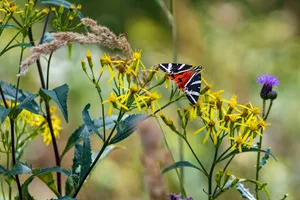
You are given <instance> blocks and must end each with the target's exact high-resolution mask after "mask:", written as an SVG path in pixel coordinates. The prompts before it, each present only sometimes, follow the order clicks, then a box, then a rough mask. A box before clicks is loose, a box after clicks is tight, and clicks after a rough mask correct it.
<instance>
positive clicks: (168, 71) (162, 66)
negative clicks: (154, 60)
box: [159, 64, 170, 73]
mask: <svg viewBox="0 0 300 200" xmlns="http://www.w3.org/2000/svg"><path fill="white" fill-rule="evenodd" d="M159 66H160V67H161V68H163V69H164V70H166V71H167V73H170V70H169V69H168V68H166V67H165V66H164V65H162V64H159Z"/></svg>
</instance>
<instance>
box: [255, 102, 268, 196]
mask: <svg viewBox="0 0 300 200" xmlns="http://www.w3.org/2000/svg"><path fill="white" fill-rule="evenodd" d="M265 109H266V100H265V99H264V100H263V107H262V118H263V119H264V118H265ZM261 130H262V129H261ZM261 132H262V131H261ZM261 134H263V133H261ZM261 146H262V135H260V136H259V143H258V149H259V150H261ZM259 163H260V152H258V153H257V159H256V175H255V180H257V181H259V170H260V168H259ZM255 194H256V199H257V200H259V188H258V185H255Z"/></svg>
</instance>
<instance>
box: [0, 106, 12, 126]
mask: <svg viewBox="0 0 300 200" xmlns="http://www.w3.org/2000/svg"><path fill="white" fill-rule="evenodd" d="M10 111H11V109H7V108H5V107H4V106H2V105H0V122H1V123H3V122H4V120H5V119H6V117H7V116H8V114H9V113H10Z"/></svg>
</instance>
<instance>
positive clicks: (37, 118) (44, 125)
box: [27, 107, 62, 146]
mask: <svg viewBox="0 0 300 200" xmlns="http://www.w3.org/2000/svg"><path fill="white" fill-rule="evenodd" d="M55 111H56V108H55V107H51V108H50V114H51V121H52V126H53V132H54V136H55V138H59V131H60V130H61V129H62V127H61V121H60V119H59V117H58V116H57V115H55ZM27 120H28V123H29V124H30V125H31V126H37V127H39V128H40V129H41V131H42V136H43V141H44V143H45V144H46V145H47V146H48V145H49V144H50V143H51V142H52V137H51V133H50V129H49V124H48V122H47V120H46V119H45V118H44V117H43V116H41V115H35V114H32V116H31V119H30V118H28V119H27Z"/></svg>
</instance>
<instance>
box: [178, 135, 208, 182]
mask: <svg viewBox="0 0 300 200" xmlns="http://www.w3.org/2000/svg"><path fill="white" fill-rule="evenodd" d="M182 138H183V140H184V141H185V143H186V144H187V145H188V147H189V149H190V150H191V152H192V154H193V155H194V157H195V158H196V160H197V162H198V163H199V165H200V166H201V169H202V172H203V173H204V175H205V176H206V177H208V173H207V171H206V169H205V167H204V166H203V164H202V163H201V161H200V159H199V158H198V156H197V155H196V153H195V151H194V150H193V148H192V146H191V144H190V143H189V141H188V140H187V139H186V138H185V137H182Z"/></svg>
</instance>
